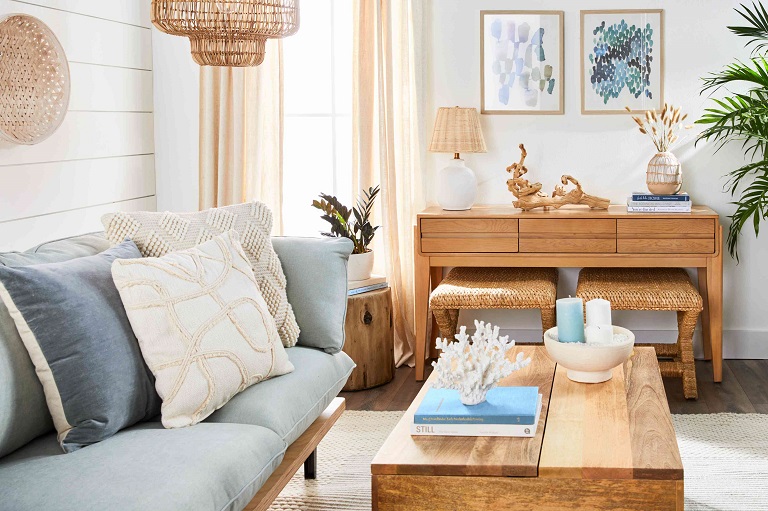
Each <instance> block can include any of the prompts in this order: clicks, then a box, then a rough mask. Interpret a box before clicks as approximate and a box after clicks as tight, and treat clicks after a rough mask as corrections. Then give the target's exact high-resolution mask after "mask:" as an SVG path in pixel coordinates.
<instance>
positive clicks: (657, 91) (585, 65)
mask: <svg viewBox="0 0 768 511" xmlns="http://www.w3.org/2000/svg"><path fill="white" fill-rule="evenodd" d="M663 104H664V11H663V10H661V9H655V10H606V11H581V113H582V114H619V113H627V110H626V108H627V107H629V108H630V109H631V110H632V111H633V112H637V111H641V110H650V109H653V108H656V109H661V107H662V105H663Z"/></svg>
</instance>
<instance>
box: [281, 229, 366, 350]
mask: <svg viewBox="0 0 768 511" xmlns="http://www.w3.org/2000/svg"><path fill="white" fill-rule="evenodd" d="M272 244H273V245H274V247H275V252H277V255H278V256H279V257H280V263H281V264H282V265H283V271H284V272H285V276H286V278H287V279H288V301H289V302H291V306H292V307H293V312H294V313H295V314H296V321H297V322H298V323H299V328H300V329H301V334H299V342H298V344H299V345H301V346H308V347H310V348H320V349H322V350H325V351H327V352H328V353H338V352H339V351H341V349H342V348H343V347H344V319H345V317H346V315H347V261H348V260H349V254H351V253H352V248H353V247H354V245H353V244H352V241H351V240H349V239H347V238H298V237H278V238H272Z"/></svg>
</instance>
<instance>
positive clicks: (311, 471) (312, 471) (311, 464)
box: [304, 449, 317, 479]
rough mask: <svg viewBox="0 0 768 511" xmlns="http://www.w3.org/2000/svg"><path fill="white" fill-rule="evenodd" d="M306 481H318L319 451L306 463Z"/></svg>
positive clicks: (314, 452) (311, 455) (313, 452)
mask: <svg viewBox="0 0 768 511" xmlns="http://www.w3.org/2000/svg"><path fill="white" fill-rule="evenodd" d="M304 479H317V449H315V450H314V451H312V453H311V454H310V455H309V457H307V459H306V460H305V461H304Z"/></svg>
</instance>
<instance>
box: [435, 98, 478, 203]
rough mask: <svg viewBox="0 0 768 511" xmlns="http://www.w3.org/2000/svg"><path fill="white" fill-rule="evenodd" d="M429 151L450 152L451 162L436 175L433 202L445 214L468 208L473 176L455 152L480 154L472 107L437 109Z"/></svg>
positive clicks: (474, 184)
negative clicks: (444, 210) (435, 190)
mask: <svg viewBox="0 0 768 511" xmlns="http://www.w3.org/2000/svg"><path fill="white" fill-rule="evenodd" d="M429 150H430V151H432V152H437V153H453V159H452V160H451V162H450V163H449V164H448V166H447V167H445V168H444V169H442V170H441V171H440V172H439V173H438V176H437V202H438V204H440V207H442V208H443V209H446V210H449V211H461V210H465V209H470V208H472V205H473V204H474V203H475V198H476V197H477V178H476V177H475V173H474V172H473V171H472V169H470V168H469V167H467V166H466V165H464V160H462V159H461V157H460V155H459V153H484V152H485V151H486V149H485V140H484V139H483V130H482V129H480V116H479V115H478V113H477V109H475V108H460V107H458V106H457V107H453V108H451V107H441V108H439V109H438V110H437V119H435V129H434V131H433V132H432V141H431V142H430V144H429Z"/></svg>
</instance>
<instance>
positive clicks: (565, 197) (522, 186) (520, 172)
mask: <svg viewBox="0 0 768 511" xmlns="http://www.w3.org/2000/svg"><path fill="white" fill-rule="evenodd" d="M526 156H528V152H527V151H526V150H525V146H524V145H523V144H520V161H519V162H518V163H513V164H512V165H510V166H509V167H507V172H509V173H510V174H512V179H508V180H507V188H509V191H510V192H512V195H514V196H515V197H516V198H517V200H516V201H515V202H513V203H512V204H513V206H515V207H516V208H520V209H522V210H523V211H528V210H531V209H535V208H555V209H558V208H560V207H562V206H565V205H566V204H584V205H586V206H589V207H590V208H592V209H608V205H609V204H610V203H611V201H610V200H608V199H603V198H601V197H595V196H594V195H589V194H586V193H584V190H583V189H582V188H581V184H580V183H579V182H578V181H577V180H576V179H575V178H574V177H572V176H569V175H564V176H562V177H561V178H560V182H561V183H562V185H557V186H555V191H553V192H552V196H551V197H550V196H549V195H547V194H546V193H544V192H542V191H541V183H533V184H531V183H529V182H528V180H527V179H525V178H524V177H523V176H524V175H525V174H527V173H528V169H527V168H526V166H525V157H526ZM568 183H571V184H573V185H574V186H575V187H576V188H575V189H573V190H570V191H568V192H566V191H565V188H564V186H565V185H567V184H568Z"/></svg>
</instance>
